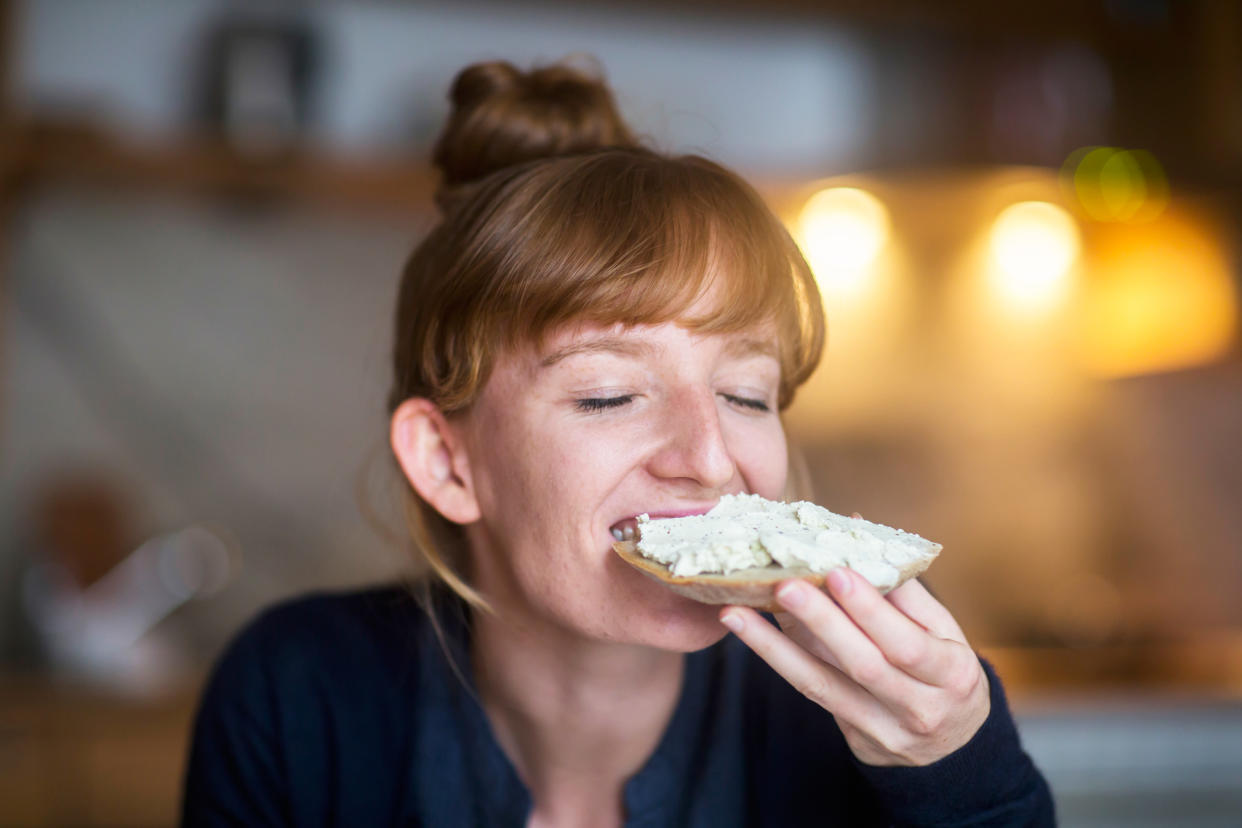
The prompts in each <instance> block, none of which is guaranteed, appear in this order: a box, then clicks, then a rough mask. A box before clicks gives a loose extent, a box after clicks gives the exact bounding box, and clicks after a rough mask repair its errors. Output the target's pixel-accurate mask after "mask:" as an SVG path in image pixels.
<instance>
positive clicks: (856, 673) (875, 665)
mask: <svg viewBox="0 0 1242 828" xmlns="http://www.w3.org/2000/svg"><path fill="white" fill-rule="evenodd" d="M848 675H849V677H850V678H852V679H853V680H854V681H856V682H858V683H859V684H861V685H863V686H864V687H867V686H874V685H875V684H878V683H879V681H880V679H881V678H882V677H883V675H884V667H883V665H881V664H880V663H879V662H878V661H877V660H875V659H864V660H862V661H858V662H855V663H854V664H852V665H851V666H850V668H849V673H848Z"/></svg>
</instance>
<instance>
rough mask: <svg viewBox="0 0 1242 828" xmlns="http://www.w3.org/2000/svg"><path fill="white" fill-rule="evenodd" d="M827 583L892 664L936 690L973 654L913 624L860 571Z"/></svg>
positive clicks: (838, 572)
mask: <svg viewBox="0 0 1242 828" xmlns="http://www.w3.org/2000/svg"><path fill="white" fill-rule="evenodd" d="M826 580H827V582H828V590H829V592H830V593H831V595H832V597H833V598H834V599H836V601H837V603H838V604H839V605H840V606H841V609H843V610H844V611H845V613H847V614H848V615H849V617H850V618H851V619H852V620H853V621H854V623H856V624H857V625H858V626H859V627H860V628H861V629H862V631H863V632H864V633H866V635H867V637H868V638H869V639H870V640H871V641H872V642H873V643H874V644H875V646H876V647H878V648H879V650H880V652H881V653H882V654H883V657H884V659H885V660H887V661H888V663H889V664H892V665H893V666H895V667H897V668H899V669H900V670H902V671H903V672H905V673H906V674H908V675H910V676H913V677H914V678H916V679H918V680H919V681H921V682H924V683H925V684H930V685H933V686H935V687H942V686H944V685H945V684H946V683H948V682H949V681H950V680H951V679H952V677H953V676H955V675H956V673H957V670H958V667H959V666H960V664H961V661H962V659H963V658H964V657H965V656H966V655H968V654H969V651H968V650H966V649H965V648H963V647H962V646H961V645H960V644H959V643H958V642H956V641H946V640H944V639H941V638H938V637H937V636H936V635H934V634H933V633H931V632H929V631H928V630H926V629H924V628H923V627H922V626H920V625H919V624H917V623H915V622H914V621H912V620H911V619H910V618H908V617H907V616H906V615H905V614H904V613H903V612H902V611H901V609H900V608H899V607H897V606H895V605H894V604H891V603H889V602H888V601H886V600H885V599H884V596H883V595H881V594H880V592H879V590H877V589H876V588H875V587H874V586H872V585H871V584H870V583H868V582H867V579H866V578H864V577H862V576H861V575H859V574H858V573H857V572H853V571H852V570H849V569H846V568H844V567H842V568H838V569H834V570H833V571H832V572H830V573H828V578H827V579H826Z"/></svg>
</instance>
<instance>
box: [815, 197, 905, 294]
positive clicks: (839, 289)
mask: <svg viewBox="0 0 1242 828" xmlns="http://www.w3.org/2000/svg"><path fill="white" fill-rule="evenodd" d="M798 235H799V236H800V237H801V243H802V252H803V253H804V254H805V255H806V258H807V262H808V263H809V264H810V265H811V269H812V270H813V271H814V272H815V276H816V278H817V279H818V280H819V283H820V287H821V288H822V289H823V290H824V291H825V292H828V293H850V294H853V293H858V292H860V291H861V290H862V289H863V288H865V287H866V286H867V284H868V282H869V277H870V276H871V270H872V265H873V264H874V263H875V260H876V257H877V256H878V255H879V254H880V251H881V250H882V249H883V248H884V245H885V244H886V243H887V242H888V236H889V219H888V211H887V210H886V209H885V208H884V205H883V204H882V203H880V200H879V199H878V198H876V197H875V196H873V195H872V194H871V193H869V192H867V191H866V190H860V189H857V188H856V187H831V188H829V189H826V190H820V191H819V192H818V193H816V194H815V195H813V196H811V198H810V199H809V200H808V201H807V203H806V206H805V207H803V208H802V213H801V214H800V215H799V217H798Z"/></svg>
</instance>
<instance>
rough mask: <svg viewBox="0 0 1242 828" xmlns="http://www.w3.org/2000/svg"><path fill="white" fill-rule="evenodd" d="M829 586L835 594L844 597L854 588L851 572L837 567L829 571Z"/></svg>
mask: <svg viewBox="0 0 1242 828" xmlns="http://www.w3.org/2000/svg"><path fill="white" fill-rule="evenodd" d="M828 588H829V589H830V590H832V593H833V594H834V595H840V596H842V597H844V596H846V595H849V594H850V590H852V589H853V588H854V584H853V582H852V581H851V580H850V576H849V573H847V572H846V571H845V570H844V569H842V568H840V567H837V568H836V569H834V570H832V571H831V572H829V573H828Z"/></svg>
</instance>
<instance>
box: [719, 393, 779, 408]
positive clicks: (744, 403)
mask: <svg viewBox="0 0 1242 828" xmlns="http://www.w3.org/2000/svg"><path fill="white" fill-rule="evenodd" d="M720 396H722V397H724V398H725V399H726V400H727V401H729V402H730V403H732V404H733V405H736V406H738V407H739V408H749V409H750V410H751V411H771V410H772V409H771V407H769V406H768V404H767V403H766V402H764V401H763V400H756V399H753V398H751V397H739V396H737V395H736V394H721V395H720Z"/></svg>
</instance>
